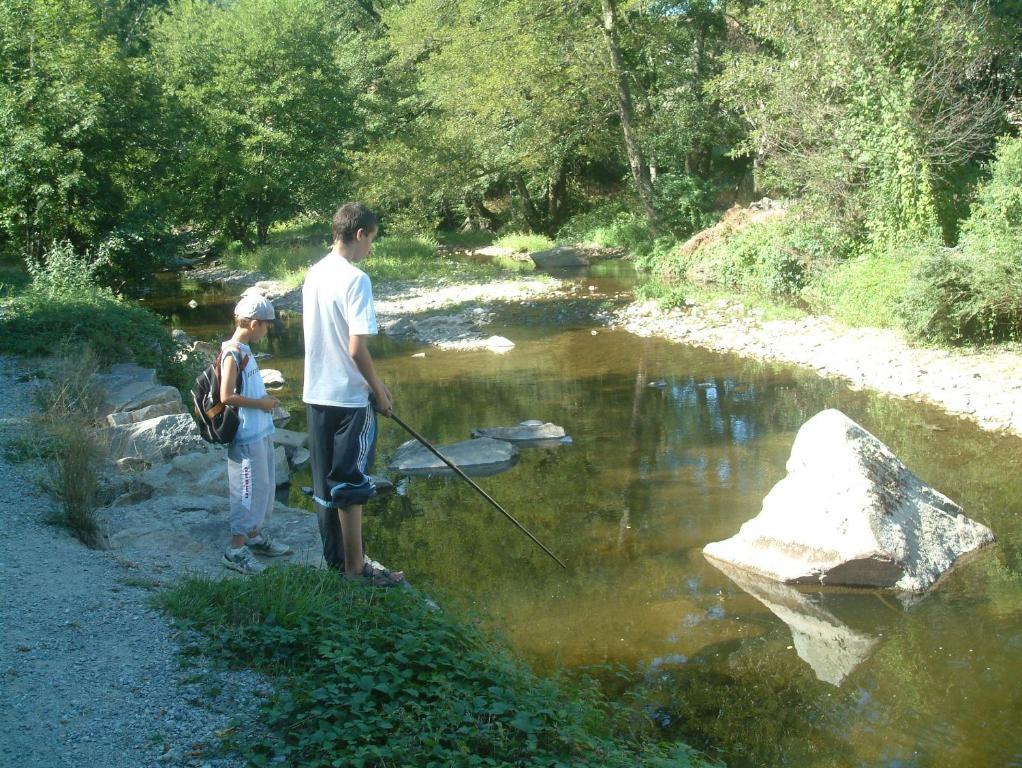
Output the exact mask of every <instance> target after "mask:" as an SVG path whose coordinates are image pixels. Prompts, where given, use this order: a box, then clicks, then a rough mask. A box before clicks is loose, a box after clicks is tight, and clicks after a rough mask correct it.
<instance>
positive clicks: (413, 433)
mask: <svg viewBox="0 0 1022 768" xmlns="http://www.w3.org/2000/svg"><path fill="white" fill-rule="evenodd" d="M390 418H392V419H393V420H394V421H396V422H397V423H398V424H400V425H401V426H402V427H403V428H404V429H405V431H406V432H408V434H410V435H411V436H412V437H414V438H415V439H416V440H418V441H419V443H420V444H421V445H422V446H423V447H424V448H426V449H427V450H428V451H429V452H430V453H432V454H433V455H434V456H436V457H437V458H438V459H440V461H442V462H443V463H444V464H446V465H447V466H448V467H450V468H451V469H453V470H454V473H455V474H456V475H457V476H458V477H460V478H461V479H462V480H464V481H465V482H466V483H468V484H469V485H471V486H472V487H473V488H475V489H476V490H477V491H479V493H481V494H482V496H483V498H484V499H486V500H487V501H488V502H490V504H492V505H493V506H494V507H496V508H497V509H498V510H500V512H501V513H503V515H504V517H506V518H507V519H508V520H510V521H511V522H512V523H514V524H515V525H516V526H518V529H519V530H520V531H521V532H522V533H524V534H525V535H526V536H528V537H529V538H530V539H532V540H533V541H534V542H536V544H538V545H539V547H540V549H542V550H543V551H544V552H546V553H547V554H548V555H550V557H552V558H553V559H554V562H556V563H557V564H558V565H559V566H561V568H564V569H565V570H567V568H568V566H566V565H565V564H564V563H562V562H561V561H560V560H559V559H558V557H557V555H555V554H554V553H553V552H551V551H550V550H549V549H547V547H546V545H545V544H544V543H543V542H542V541H540V540H539V539H537V538H536V537H535V536H533V535H532V533H531V532H530V531H529V529H528V528H526V527H525V526H524V525H522V524H521V523H519V522H518V521H517V520H515V519H514V517H512V516H511V513H510V512H508V511H507V510H506V509H504V508H503V507H502V506H500V504H498V503H497V502H495V501H494V500H493V497H491V496H490V494H488V493H487V492H486V491H484V490H483V489H482V488H480V487H479V486H478V485H476V483H475V481H474V480H473V479H472V478H471V477H469V476H468V475H466V474H465V473H464V472H462V471H461V468H460V467H458V465H457V464H455V463H454V462H453V461H451V460H450V459H448V458H447V457H446V456H444V455H443V454H442V453H440V451H438V450H437V449H436V448H434V447H433V446H432V445H431V444H430V442H429V441H428V440H427V439H426V438H424V437H423V436H422V435H420V434H419V433H418V432H416V431H415V430H414V429H412V428H411V427H410V426H408V425H407V424H405V422H404V421H402V420H401V419H400V418H398V415H397V414H396V413H394V412H393V411H391V413H390Z"/></svg>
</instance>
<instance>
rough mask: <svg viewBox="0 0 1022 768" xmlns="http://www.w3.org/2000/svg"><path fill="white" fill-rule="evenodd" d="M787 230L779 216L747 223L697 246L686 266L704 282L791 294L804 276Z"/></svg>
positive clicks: (776, 293) (805, 278)
mask: <svg viewBox="0 0 1022 768" xmlns="http://www.w3.org/2000/svg"><path fill="white" fill-rule="evenodd" d="M788 233H789V229H788V224H787V222H786V221H784V220H782V219H770V220H768V221H764V222H761V223H755V224H750V225H748V226H747V227H745V228H743V229H741V230H739V231H738V232H736V233H735V234H734V235H732V236H731V237H729V238H727V239H725V240H717V241H715V242H712V243H710V244H708V245H706V246H704V247H703V248H700V249H699V250H697V251H696V252H695V253H693V254H692V255H691V257H690V258H689V264H688V266H689V267H694V269H695V271H696V272H697V273H699V274H701V275H703V278H704V279H705V280H706V282H712V283H718V284H720V285H723V286H727V287H729V288H737V289H739V290H744V291H753V292H761V293H767V294H771V295H775V296H792V295H795V294H797V293H798V292H799V291H800V290H801V289H802V288H803V287H805V285H806V284H807V282H808V278H807V271H806V264H805V261H804V258H803V257H802V256H801V255H800V254H799V253H798V252H797V251H796V250H795V249H794V248H793V247H792V245H791V243H790V242H789V239H788Z"/></svg>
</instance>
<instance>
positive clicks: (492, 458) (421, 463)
mask: <svg viewBox="0 0 1022 768" xmlns="http://www.w3.org/2000/svg"><path fill="white" fill-rule="evenodd" d="M437 450H438V451H440V453H442V454H443V455H444V456H446V457H447V458H448V459H449V460H450V461H452V462H454V464H456V465H457V466H458V468H459V469H462V470H464V471H465V472H466V473H475V474H495V473H496V472H500V471H503V470H504V469H509V468H510V467H511V466H512V464H513V463H514V461H515V459H516V458H517V456H518V449H517V448H515V447H514V446H513V445H512V444H511V443H509V442H506V441H504V440H494V439H493V438H490V437H480V438H474V439H472V440H462V441H461V442H460V443H453V444H451V445H438V446H437ZM390 468H391V469H392V470H394V471H396V472H403V473H404V474H406V475H416V474H418V475H427V474H428V475H444V474H453V472H452V471H451V470H450V469H449V468H448V467H447V465H446V464H444V463H443V462H442V461H441V460H440V459H438V458H437V457H436V456H434V455H433V454H432V453H431V452H430V451H429V450H428V449H426V448H425V447H424V446H422V445H421V444H419V443H418V442H417V441H415V440H408V441H407V442H405V443H402V444H401V445H400V446H398V449H397V450H396V451H395V452H394V456H393V458H392V459H391V462H390Z"/></svg>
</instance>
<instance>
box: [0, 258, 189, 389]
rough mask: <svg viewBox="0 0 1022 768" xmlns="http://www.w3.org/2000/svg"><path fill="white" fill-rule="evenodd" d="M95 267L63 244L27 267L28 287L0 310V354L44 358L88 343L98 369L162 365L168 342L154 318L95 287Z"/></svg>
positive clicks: (133, 305)
mask: <svg viewBox="0 0 1022 768" xmlns="http://www.w3.org/2000/svg"><path fill="white" fill-rule="evenodd" d="M98 269H99V267H98V266H97V265H96V264H95V262H93V261H91V260H90V259H89V258H88V257H87V256H85V255H82V254H79V253H76V252H75V250H74V249H73V248H72V247H71V246H70V245H69V244H67V243H63V244H56V245H54V247H53V248H51V249H50V251H49V252H48V253H47V254H46V258H45V260H44V261H42V262H40V263H34V264H31V265H30V267H29V270H30V273H31V275H32V282H31V283H30V285H29V286H28V287H27V288H26V289H24V290H23V291H22V292H20V293H17V294H15V295H14V296H13V297H12V298H10V299H8V300H5V302H4V304H3V305H2V308H0V351H2V352H5V353H7V354H15V355H49V354H53V353H54V351H55V350H57V349H59V348H61V347H63V346H66V345H85V344H88V345H89V346H90V347H91V348H92V351H93V353H94V355H95V357H96V362H97V364H98V365H100V366H104V365H109V364H110V363H115V362H121V361H132V360H133V361H137V362H138V363H139V364H141V365H151V366H157V367H159V368H161V369H163V368H164V367H165V366H166V365H167V360H168V357H169V353H170V349H171V346H170V337H169V335H168V334H167V332H166V331H165V330H164V328H163V327H162V326H161V325H160V320H159V318H158V317H157V316H156V315H154V314H153V313H152V312H149V311H148V310H146V309H144V308H142V307H140V306H138V305H137V304H135V303H134V302H131V301H129V300H127V299H123V298H121V297H119V296H115V295H114V294H113V293H112V292H111V291H110V290H108V289H106V288H103V287H100V286H99V285H98V283H97V275H96V273H97V270H98Z"/></svg>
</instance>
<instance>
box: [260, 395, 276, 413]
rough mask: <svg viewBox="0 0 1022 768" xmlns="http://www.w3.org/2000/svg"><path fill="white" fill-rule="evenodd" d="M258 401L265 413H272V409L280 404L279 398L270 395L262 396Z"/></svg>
mask: <svg viewBox="0 0 1022 768" xmlns="http://www.w3.org/2000/svg"><path fill="white" fill-rule="evenodd" d="M259 402H260V403H261V404H262V406H261V407H262V409H263V410H264V411H266V412H267V413H273V409H274V408H276V407H277V406H278V405H280V400H278V399H277V398H275V397H273V396H272V395H267V396H266V397H264V398H262V399H261V400H260V401H259Z"/></svg>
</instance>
